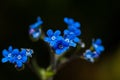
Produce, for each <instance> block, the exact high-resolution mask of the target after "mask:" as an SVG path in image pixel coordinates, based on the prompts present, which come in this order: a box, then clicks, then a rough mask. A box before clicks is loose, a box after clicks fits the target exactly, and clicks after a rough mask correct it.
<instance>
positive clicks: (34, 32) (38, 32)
mask: <svg viewBox="0 0 120 80" xmlns="http://www.w3.org/2000/svg"><path fill="white" fill-rule="evenodd" d="M29 34H30V35H31V37H32V38H33V39H38V38H40V35H41V29H40V28H39V29H30V30H29Z"/></svg>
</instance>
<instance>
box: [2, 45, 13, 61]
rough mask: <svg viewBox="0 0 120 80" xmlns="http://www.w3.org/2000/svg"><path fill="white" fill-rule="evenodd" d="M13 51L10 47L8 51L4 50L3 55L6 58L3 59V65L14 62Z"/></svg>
mask: <svg viewBox="0 0 120 80" xmlns="http://www.w3.org/2000/svg"><path fill="white" fill-rule="evenodd" d="M12 52H13V49H12V46H9V48H8V50H6V49H4V50H3V51H2V55H3V56H4V58H2V63H5V62H8V61H9V62H13V54H12Z"/></svg>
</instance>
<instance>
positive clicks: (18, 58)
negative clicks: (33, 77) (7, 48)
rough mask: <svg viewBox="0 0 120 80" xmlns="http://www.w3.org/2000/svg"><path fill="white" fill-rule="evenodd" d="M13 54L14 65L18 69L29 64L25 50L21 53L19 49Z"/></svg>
mask: <svg viewBox="0 0 120 80" xmlns="http://www.w3.org/2000/svg"><path fill="white" fill-rule="evenodd" d="M13 54H14V63H15V66H16V67H18V68H20V67H22V66H23V63H26V62H27V56H26V50H25V49H24V50H23V49H22V50H21V51H19V50H18V49H14V50H13Z"/></svg>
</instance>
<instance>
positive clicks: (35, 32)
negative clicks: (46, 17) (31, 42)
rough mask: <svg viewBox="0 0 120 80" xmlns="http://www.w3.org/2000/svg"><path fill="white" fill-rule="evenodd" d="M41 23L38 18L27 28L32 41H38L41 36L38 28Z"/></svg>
mask: <svg viewBox="0 0 120 80" xmlns="http://www.w3.org/2000/svg"><path fill="white" fill-rule="evenodd" d="M42 23H43V21H42V20H41V18H40V17H38V18H37V22H36V23H34V24H32V25H30V26H29V35H30V36H32V38H33V39H39V37H40V35H41V29H40V26H41V24H42Z"/></svg>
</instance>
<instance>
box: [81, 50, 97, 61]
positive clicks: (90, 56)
mask: <svg viewBox="0 0 120 80" xmlns="http://www.w3.org/2000/svg"><path fill="white" fill-rule="evenodd" d="M98 56H99V55H98V54H97V53H96V52H92V51H91V50H86V52H85V53H84V54H83V57H84V59H86V60H88V61H90V62H94V59H95V58H97V57H98Z"/></svg>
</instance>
